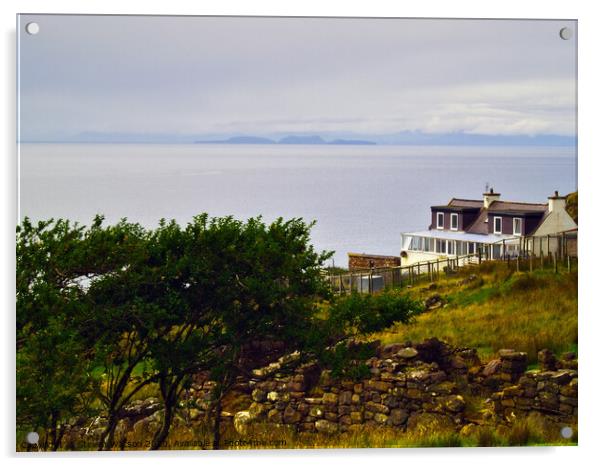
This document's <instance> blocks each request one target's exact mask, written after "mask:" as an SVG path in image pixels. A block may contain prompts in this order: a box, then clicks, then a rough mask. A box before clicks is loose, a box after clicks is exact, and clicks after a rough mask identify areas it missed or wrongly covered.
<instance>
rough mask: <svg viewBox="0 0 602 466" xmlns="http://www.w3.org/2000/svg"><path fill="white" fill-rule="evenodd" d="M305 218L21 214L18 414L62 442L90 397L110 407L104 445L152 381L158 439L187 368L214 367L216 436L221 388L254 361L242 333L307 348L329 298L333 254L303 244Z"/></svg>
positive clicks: (20, 419)
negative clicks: (81, 219)
mask: <svg viewBox="0 0 602 466" xmlns="http://www.w3.org/2000/svg"><path fill="white" fill-rule="evenodd" d="M312 225H313V224H309V225H308V224H305V223H304V222H303V221H302V220H301V219H292V220H288V221H285V220H283V219H278V220H276V221H275V222H273V223H271V224H269V225H266V224H265V223H263V222H262V221H261V219H260V218H255V219H250V220H248V221H247V222H241V221H238V220H235V219H233V218H232V217H224V218H213V219H210V218H209V217H208V216H207V215H205V214H203V215H199V216H197V217H194V219H193V221H192V222H191V223H189V224H188V225H187V226H186V227H184V228H182V227H180V226H179V225H178V224H176V223H175V222H173V221H172V222H169V223H168V222H165V221H161V223H160V225H159V227H158V228H156V229H155V230H146V229H144V228H142V227H141V226H140V225H138V224H133V223H128V222H127V221H125V220H123V221H121V222H119V223H118V224H116V225H114V226H104V225H103V218H102V217H96V218H95V219H94V221H93V223H92V225H91V226H90V227H89V228H85V227H82V226H80V225H78V224H71V223H70V222H69V221H66V220H57V221H53V220H50V221H46V222H39V223H38V224H33V223H31V222H30V221H29V220H28V219H25V220H24V221H23V223H22V225H20V226H19V227H18V228H17V381H18V393H17V401H18V402H17V404H18V424H19V426H20V427H21V428H24V427H30V428H35V429H43V430H48V432H51V433H52V435H53V439H54V440H53V441H52V442H51V443H52V445H53V447H57V446H58V444H60V438H58V439H57V436H56V428H57V426H59V425H63V424H64V423H66V422H67V420H68V419H69V417H71V416H74V415H78V414H85V412H87V411H86V410H89V409H90V406H91V404H92V405H94V407H95V409H100V410H101V411H102V413H103V414H104V415H105V416H107V418H108V425H107V427H106V429H105V431H104V432H103V433H102V436H101V439H100V443H99V448H101V449H110V448H112V446H113V444H114V433H115V428H116V425H117V422H118V420H119V415H120V414H119V413H120V412H121V411H122V409H123V407H124V406H125V405H126V404H127V403H128V402H129V401H131V400H132V399H133V398H134V397H135V396H136V394H137V393H139V392H140V391H142V390H145V389H146V387H148V386H149V385H150V384H154V385H156V386H158V388H159V392H160V394H161V397H162V398H163V402H164V404H165V416H164V422H163V425H162V426H161V429H160V431H158V432H157V434H156V436H155V439H154V441H153V445H152V447H153V448H158V447H160V445H161V444H162V442H163V441H164V440H165V438H166V437H167V435H168V433H169V428H170V424H171V420H172V418H173V415H174V412H175V409H176V407H177V401H178V398H179V396H180V394H181V393H182V391H183V390H184V389H185V388H187V387H188V386H189V385H190V383H191V377H192V374H194V373H195V372H198V371H199V370H202V369H210V370H211V371H212V375H213V376H214V377H215V379H216V381H217V382H218V385H217V388H216V393H215V401H216V412H215V419H217V422H216V433H215V434H216V441H217V442H216V445H215V446H218V447H219V427H220V426H219V418H220V412H219V410H220V400H221V397H222V396H223V395H224V394H225V393H226V392H227V390H228V389H229V387H230V386H231V384H232V383H233V381H234V380H235V378H236V376H237V375H239V374H240V373H244V371H246V370H249V368H246V367H243V365H242V364H241V361H242V357H243V352H244V348H245V346H246V345H248V344H249V343H250V342H251V341H253V340H262V339H266V340H270V339H278V340H285V341H286V342H287V346H288V348H289V349H291V350H294V349H297V348H301V347H302V346H303V345H304V344H306V343H307V341H308V338H307V333H308V332H310V330H311V329H312V328H314V327H315V324H314V321H315V318H316V315H317V313H318V307H317V304H316V303H317V302H319V301H320V300H321V299H324V298H328V297H329V290H328V287H327V284H326V283H325V281H324V280H323V279H322V272H321V266H322V265H323V263H324V262H325V261H326V260H327V259H328V258H329V257H330V255H331V254H330V253H325V252H322V253H318V252H316V251H314V249H313V247H312V246H311V245H310V242H309V240H310V236H309V233H310V229H311V227H312ZM97 368H101V370H100V371H98V370H97ZM99 372H100V374H99ZM48 394H50V395H51V396H50V397H49V396H48ZM83 394H85V395H86V396H87V397H88V399H90V398H92V399H93V401H94V402H93V403H91V404H90V403H89V402H83V401H82V399H81V398H82V395H83Z"/></svg>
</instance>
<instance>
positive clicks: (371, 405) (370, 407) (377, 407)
mask: <svg viewBox="0 0 602 466" xmlns="http://www.w3.org/2000/svg"><path fill="white" fill-rule="evenodd" d="M365 407H366V411H371V412H373V413H382V414H388V413H389V408H387V407H386V406H385V405H383V404H380V403H375V402H373V401H368V402H367V403H366V406H365Z"/></svg>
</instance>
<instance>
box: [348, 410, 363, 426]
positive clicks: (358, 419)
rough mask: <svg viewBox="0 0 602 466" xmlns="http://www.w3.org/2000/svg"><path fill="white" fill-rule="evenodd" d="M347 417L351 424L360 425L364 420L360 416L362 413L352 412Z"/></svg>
mask: <svg viewBox="0 0 602 466" xmlns="http://www.w3.org/2000/svg"><path fill="white" fill-rule="evenodd" d="M349 417H350V418H351V423H352V424H361V423H362V422H363V420H364V416H362V413H361V412H359V411H352V412H351V414H349Z"/></svg>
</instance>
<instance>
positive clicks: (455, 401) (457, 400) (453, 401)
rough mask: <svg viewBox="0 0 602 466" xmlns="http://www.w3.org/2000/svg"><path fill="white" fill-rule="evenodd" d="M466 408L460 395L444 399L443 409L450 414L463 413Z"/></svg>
mask: <svg viewBox="0 0 602 466" xmlns="http://www.w3.org/2000/svg"><path fill="white" fill-rule="evenodd" d="M465 407H466V402H465V401H464V398H462V396H461V395H452V396H449V397H447V398H446V400H445V409H447V410H448V411H450V412H452V413H459V412H461V411H464V408H465Z"/></svg>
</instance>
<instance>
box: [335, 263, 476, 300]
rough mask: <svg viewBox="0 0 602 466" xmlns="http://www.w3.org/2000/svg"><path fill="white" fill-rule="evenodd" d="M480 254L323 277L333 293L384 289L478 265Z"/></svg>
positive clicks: (411, 283) (430, 278) (434, 278)
mask: <svg viewBox="0 0 602 466" xmlns="http://www.w3.org/2000/svg"><path fill="white" fill-rule="evenodd" d="M480 260H481V259H480V255H479V254H478V253H477V254H467V255H465V256H457V257H449V258H444V259H436V260H432V261H425V262H418V263H416V264H412V265H405V266H398V267H386V268H372V269H365V270H354V271H353V272H344V273H337V274H327V280H328V282H329V283H330V286H331V287H332V289H333V291H334V292H335V293H341V294H344V293H349V292H351V291H357V292H359V293H374V292H377V291H380V290H382V289H384V288H394V287H402V286H406V285H413V284H415V283H418V282H422V281H427V280H428V281H436V280H437V279H438V278H439V277H440V276H442V275H448V274H451V273H454V272H455V271H456V270H457V269H458V268H460V267H463V266H466V265H469V264H478V263H479V262H480Z"/></svg>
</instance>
